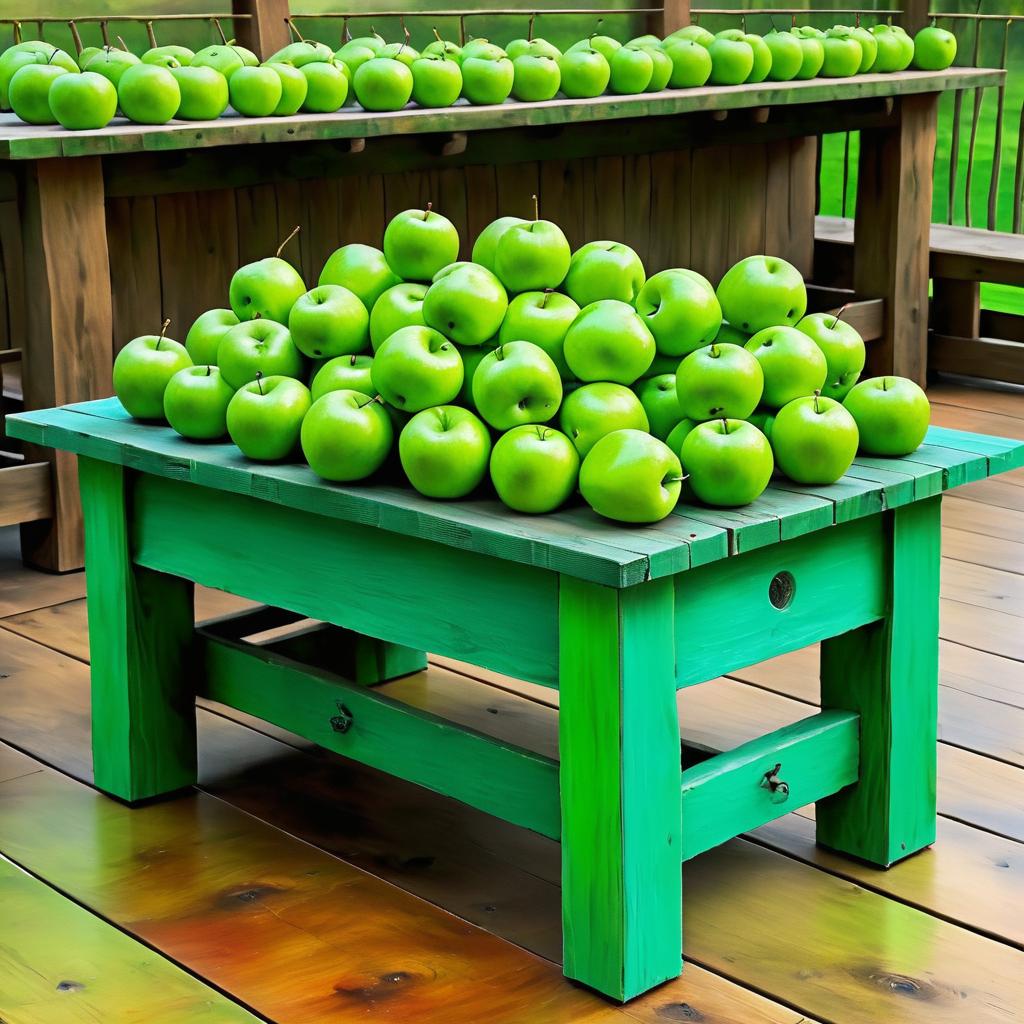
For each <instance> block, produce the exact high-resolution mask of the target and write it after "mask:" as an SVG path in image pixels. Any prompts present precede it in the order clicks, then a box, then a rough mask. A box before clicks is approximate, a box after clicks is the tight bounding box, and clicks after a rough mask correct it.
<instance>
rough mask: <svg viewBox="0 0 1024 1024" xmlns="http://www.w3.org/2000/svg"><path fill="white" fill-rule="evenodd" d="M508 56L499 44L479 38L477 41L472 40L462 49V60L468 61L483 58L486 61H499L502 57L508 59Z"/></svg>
mask: <svg viewBox="0 0 1024 1024" xmlns="http://www.w3.org/2000/svg"><path fill="white" fill-rule="evenodd" d="M507 56H508V54H507V53H506V52H505V50H503V49H502V48H501V47H500V46H498V44H497V43H492V42H491V41H490V40H489V39H485V38H483V37H477V38H476V39H470V41H469V42H468V43H466V44H465V45H464V46H463V47H462V59H463V61H465V60H467V59H468V58H470V57H476V58H482V59H484V60H499V59H500V58H501V57H507Z"/></svg>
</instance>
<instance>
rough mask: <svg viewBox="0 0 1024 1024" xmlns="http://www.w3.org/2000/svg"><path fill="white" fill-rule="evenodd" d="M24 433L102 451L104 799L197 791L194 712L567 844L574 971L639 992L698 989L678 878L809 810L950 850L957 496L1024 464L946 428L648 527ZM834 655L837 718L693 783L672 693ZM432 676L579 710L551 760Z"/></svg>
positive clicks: (93, 515)
mask: <svg viewBox="0 0 1024 1024" xmlns="http://www.w3.org/2000/svg"><path fill="white" fill-rule="evenodd" d="M10 429H11V431H12V433H13V434H15V435H16V436H18V437H21V438H24V439H26V440H29V441H32V442H34V443H36V444H42V445H54V446H56V447H58V448H61V449H63V450H65V451H66V452H68V453H77V454H78V455H79V456H80V462H81V474H82V475H81V483H82V496H83V502H84V507H85V526H86V552H87V556H88V573H87V588H88V607H89V641H90V650H91V672H92V715H93V728H92V735H93V757H94V764H95V779H96V785H97V786H99V787H100V788H101V789H103V790H105V791H106V792H108V793H112V794H114V795H116V796H118V797H120V798H122V799H125V800H129V801H136V800H144V799H147V798H150V797H153V796H157V795H160V794H164V793H169V792H172V791H174V790H176V789H179V788H181V787H185V786H190V785H192V784H193V783H194V782H195V772H196V734H195V713H194V699H195V697H196V695H197V694H199V695H202V696H205V697H207V698H209V699H212V700H216V701H219V702H221V703H224V704H227V705H229V706H231V707H234V708H237V709H239V710H241V711H244V712H246V713H247V714H252V715H255V716H256V717H258V718H262V719H265V720H267V721H270V722H273V723H274V724H276V725H278V726H280V727H281V728H284V729H288V730H290V731H292V732H295V733H298V734H300V735H302V736H305V737H306V738H307V739H309V740H311V741H313V742H315V743H318V744H320V745H322V746H324V747H327V748H329V749H331V750H334V751H336V752H338V753H341V754H343V755H345V756H347V757H351V758H354V759H356V760H359V761H362V762H364V763H367V764H370V765H373V766H375V767H377V768H380V769H383V770H385V771H388V772H390V773H392V774H394V775H397V776H399V777H400V778H404V779H407V780H410V781H412V782H415V783H418V784H420V785H423V786H427V787H429V788H431V789H434V790H436V791H438V792H441V793H444V794H447V795H448V796H451V797H454V798H455V799H458V800H462V801H464V802H466V803H468V804H470V805H472V806H474V807H477V808H479V809H481V810H484V811H487V812H488V813H491V814H495V815H498V816H499V817H502V818H504V819H505V820H507V821H510V822H513V823H514V824H517V825H521V826H524V827H527V828H531V829H534V830H536V831H538V832H540V833H542V834H544V835H546V836H549V837H551V838H553V839H561V842H562V864H563V875H562V880H563V885H562V900H563V942H564V948H565V959H564V963H565V971H566V974H568V975H569V976H570V977H573V978H576V979H579V980H580V981H583V982H585V983H586V984H588V985H591V986H593V987H594V988H597V989H599V990H601V991H602V992H605V993H607V994H608V995H611V996H613V997H615V998H617V999H628V998H631V997H632V996H634V995H637V994H639V993H640V992H643V991H645V990H646V989H648V988H650V987H652V986H653V985H656V984H658V983H659V982H661V981H664V980H666V979H668V978H673V977H675V976H676V975H677V974H678V973H679V970H680V951H681V949H682V928H681V924H680V901H681V899H682V893H681V883H680V862H681V861H685V860H686V859H688V858H690V857H693V856H695V855H697V854H699V853H701V852H703V851H705V850H708V849H710V848H712V847H714V846H716V845H718V844H719V843H722V842H724V841H726V840H727V839H730V838H732V837H733V836H736V835H739V834H741V833H743V832H746V831H749V830H750V829H753V828H756V827H758V826H760V825H762V824H764V823H765V822H767V821H770V820H772V819H774V818H776V817H778V816H779V815H781V814H783V813H785V812H786V811H787V810H789V809H795V808H799V807H803V806H805V805H807V804H808V803H811V802H814V801H818V806H817V815H816V820H817V826H816V827H817V838H818V841H819V842H821V843H823V844H826V845H828V846H830V847H832V848H834V849H837V850H840V851H842V852H845V853H848V854H851V855H854V856H857V857H860V858H862V859H864V860H867V861H870V862H871V863H874V864H877V865H880V866H887V865H889V864H892V863H893V862H895V861H897V860H900V859H902V858H903V857H906V856H908V855H909V854H911V853H913V852H914V851H916V850H919V849H921V848H922V847H924V846H927V845H928V844H930V843H931V842H933V841H934V839H935V777H936V724H937V695H938V613H939V554H940V550H939V549H940V540H941V537H940V533H941V531H940V501H941V494H942V492H943V491H945V490H947V489H949V488H951V487H956V486H959V485H960V484H964V483H968V482H970V481H972V480H978V479H981V478H983V477H986V476H989V475H991V474H994V473H998V472H1002V471H1005V470H1010V469H1013V468H1016V467H1019V466H1021V465H1024V443H1022V442H1018V441H1009V440H1004V439H1000V438H991V437H983V436H980V435H976V434H966V433H959V432H957V431H952V430H944V429H940V428H932V429H931V430H930V431H929V434H928V438H927V441H926V443H925V444H924V445H923V446H922V447H921V448H920V449H918V451H916V452H915V453H914V454H913V455H910V456H908V457H907V458H903V459H867V458H866V459H858V460H857V461H856V462H855V464H854V466H853V467H852V468H851V470H850V472H849V473H848V474H847V475H846V476H845V477H843V479H842V480H840V481H839V482H838V483H836V484H834V485H832V486H830V487H800V486H798V485H795V484H792V483H789V482H787V481H785V480H777V481H775V482H774V483H773V484H772V486H771V487H769V489H768V491H767V492H766V493H765V494H764V495H763V496H762V497H761V498H759V499H758V500H757V501H756V502H754V503H753V504H752V505H749V506H746V507H744V508H741V509H736V510H719V509H709V508H704V507H701V506H697V505H692V504H681V505H679V506H678V508H677V509H676V510H675V511H674V512H673V513H672V514H671V515H669V516H668V517H667V518H666V519H665V520H663V521H662V522H660V523H657V524H654V525H652V526H645V527H626V526H622V525H618V524H615V523H611V522H608V521H606V520H602V519H600V518H599V517H598V516H596V515H595V514H594V513H593V512H591V511H590V510H589V509H587V508H585V507H582V506H580V505H578V504H577V505H576V506H574V507H569V508H567V509H564V510H562V511H560V512H558V513H557V514H554V515H549V516H539V517H530V516H524V515H517V514H515V513H512V512H510V511H509V510H507V509H505V508H503V507H502V506H501V505H500V504H498V502H497V501H495V500H487V499H479V500H474V501H460V502H435V501H430V500H428V499H425V498H422V497H420V496H418V495H417V494H415V493H414V492H413V491H411V490H410V489H409V488H408V487H399V486H391V485H386V484H381V483H373V484H365V485H353V486H339V485H333V484H328V483H325V482H323V481H321V480H319V479H317V477H316V476H315V475H314V474H313V472H312V470H310V469H309V467H308V466H305V465H299V464H281V465H260V464H255V463H252V462H250V461H249V460H247V459H246V458H245V457H244V456H242V454H241V453H240V452H239V451H238V450H237V449H236V448H235V447H234V446H233V445H231V444H193V443H190V442H188V441H185V440H183V439H182V438H180V437H178V436H177V435H176V434H174V433H173V431H171V429H170V428H169V427H160V426H150V425H144V424H140V423H137V422H134V421H132V420H131V419H130V418H129V417H128V416H127V414H126V413H125V412H124V410H123V409H122V408H121V406H120V403H118V402H117V401H116V400H113V399H111V400H106V401H99V402H90V403H85V404H82V405H77V406H72V407H69V408H65V409H53V410H45V411H36V412H30V413H25V414H23V415H20V416H16V417H13V418H12V420H11V421H10ZM193 583H201V584H204V585H206V586H212V587H217V588H219V589H221V590H226V591H229V592H231V593H233V594H237V595H239V596H242V597H245V598H249V599H251V600H255V601H258V602H262V603H265V604H266V605H269V606H272V607H274V608H281V609H287V610H289V611H290V612H293V613H296V614H298V615H300V616H308V617H311V618H314V619H320V620H323V621H325V622H328V623H333V624H335V625H336V626H338V627H342V628H341V629H339V630H336V631H334V632H333V633H330V634H329V636H330V638H331V639H333V640H335V641H337V643H336V645H335V646H331V647H329V648H327V649H326V650H323V649H322V650H321V654H326V657H323V658H321V659H319V660H317V661H316V663H314V664H312V665H311V664H309V663H308V662H307V661H306V660H305V659H304V658H303V656H302V653H301V651H299V650H293V651H292V652H291V653H290V655H286V654H284V653H282V652H281V650H280V649H278V650H277V651H269V650H266V649H264V648H261V647H258V646H254V645H252V644H249V643H246V642H244V641H243V640H241V639H240V638H241V637H245V636H249V635H252V634H253V633H256V632H259V631H260V630H265V629H266V628H268V625H269V623H268V622H267V621H266V619H265V618H263V619H262V620H261V624H259V625H256V624H255V623H251V624H250V625H249V626H248V628H241V627H240V628H239V629H237V630H235V631H234V632H232V631H231V629H230V628H220V627H218V628H213V629H209V628H207V629H203V630H200V631H198V632H196V631H195V627H194V616H193V608H192V586H193ZM258 614H259V615H260V616H264V617H265V616H266V615H267V612H266V611H265V610H264V611H262V612H260V613H258ZM819 641H820V642H821V644H822V646H821V652H822V653H821V705H822V710H821V711H820V712H818V713H816V714H814V715H811V716H810V717H809V718H807V719H804V720H803V721H800V722H796V723H794V724H792V725H788V726H785V727H784V728H782V729H779V730H776V731H775V732H772V733H769V734H767V735H765V736H762V737H760V738H759V739H756V740H753V741H751V742H749V743H746V744H744V745H742V746H740V747H738V748H736V749H735V750H731V751H727V752H723V753H718V754H713V753H709V751H707V750H701V751H683V768H684V769H685V770H681V767H680V733H679V720H678V712H677V707H676V691H677V689H679V688H681V687H685V686H690V685H693V684H697V683H700V682H703V681H705V680H708V679H713V678H715V677H717V676H719V675H722V674H724V673H727V672H730V671H733V670H735V669H737V668H741V667H743V666H746V665H750V664H753V663H755V662H758V661H761V660H763V659H766V658H771V657H774V656H776V655H778V654H782V653H784V652H787V651H791V650H795V649H798V648H801V647H804V646H806V645H808V644H813V643H816V642H819ZM424 651H430V652H433V653H437V654H442V655H447V656H450V657H454V658H458V659H460V660H463V661H468V662H471V663H474V664H476V665H480V666H483V667H485V668H490V669H494V670H497V671H499V672H505V673H509V674H511V675H515V676H518V677H520V678H523V679H527V680H531V681H533V682H536V683H540V684H542V685H547V686H557V687H558V688H559V690H560V695H559V696H560V699H559V707H560V711H559V758H560V760H559V762H556V761H554V760H552V759H550V758H547V757H542V756H540V755H537V754H536V753H533V752H530V751H527V750H525V749H522V748H520V747H518V746H516V745H514V744H512V743H509V742H506V741H500V740H496V739H494V738H493V737H489V736H486V735H483V734H481V733H478V732H475V731H473V730H471V729H467V728H464V727H461V726H458V725H456V724H454V723H452V722H450V721H447V720H445V719H441V718H438V717H436V716H434V715H431V714H428V713H425V712H422V711H419V710H417V709H415V708H412V707H410V706H408V705H405V704H401V703H399V702H396V701H394V700H392V699H390V698H388V697H386V696H385V695H383V694H381V693H378V692H376V691H375V690H374V689H373V688H372V687H373V685H374V684H375V683H378V682H382V681H384V680H386V679H389V678H393V677H394V676H397V675H402V674H405V673H408V672H411V671H416V670H417V669H419V668H422V667H423V666H424V665H425V656H424V655H423V653H422V652H424Z"/></svg>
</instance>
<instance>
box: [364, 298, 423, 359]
mask: <svg viewBox="0 0 1024 1024" xmlns="http://www.w3.org/2000/svg"><path fill="white" fill-rule="evenodd" d="M426 294H427V285H425V284H416V283H415V282H404V283H402V284H396V285H394V286H392V287H391V288H389V289H388V290H387V291H386V292H384V293H383V294H382V295H381V296H380V298H379V299H377V301H376V302H375V303H374V304H373V309H372V310H370V344H371V345H372V346H373V348H374V350H376V349H378V348H380V347H381V345H383V344H384V342H385V341H386V340H387V339H388V338H390V337H391V335H392V334H394V333H395V331H398V330H401V328H403V327H415V326H421V327H422V326H425V325H426V321H425V320H424V319H423V300H424V298H425V297H426Z"/></svg>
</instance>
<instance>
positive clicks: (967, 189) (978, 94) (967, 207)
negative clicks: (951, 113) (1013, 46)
mask: <svg viewBox="0 0 1024 1024" xmlns="http://www.w3.org/2000/svg"><path fill="white" fill-rule="evenodd" d="M977 25H978V31H977V32H976V33H975V34H974V56H973V57H972V58H971V65H972V66H973V67H977V66H978V56H979V54H980V53H981V22H980V21H979V22H978V23H977ZM984 99H985V90H984V89H983V88H982V89H975V90H974V115H973V117H972V119H971V137H970V140H969V141H968V144H967V174H966V176H965V179H964V224H966V226H967V227H970V226H971V182H972V180H973V179H974V147H975V145H976V143H977V141H978V121H979V119H980V117H981V104H982V101H983V100H984Z"/></svg>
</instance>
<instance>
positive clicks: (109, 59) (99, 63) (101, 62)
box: [85, 46, 140, 89]
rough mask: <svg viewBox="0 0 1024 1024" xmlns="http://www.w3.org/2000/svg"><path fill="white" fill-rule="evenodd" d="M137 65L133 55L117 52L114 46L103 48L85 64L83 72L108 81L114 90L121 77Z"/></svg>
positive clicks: (123, 51)
mask: <svg viewBox="0 0 1024 1024" xmlns="http://www.w3.org/2000/svg"><path fill="white" fill-rule="evenodd" d="M138 63H140V61H139V58H138V57H136V56H135V54H134V53H129V52H128V51H127V50H119V49H118V48H117V47H116V46H104V47H103V49H102V50H101V51H100V52H99V53H98V54H96V56H95V57H93V58H92V60H90V61H89V63H88V64H86V66H85V70H86V71H92V72H94V73H95V74H97V75H102V76H103V77H104V78H108V79H110V84H111V85H113V86H114V88H115V89H116V88H118V87H119V86H120V84H121V76H122V75H123V74H124V73H125V72H126V71H127V70H128V69H129V68H131V67H134V66H135V65H136V64H138Z"/></svg>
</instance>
